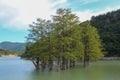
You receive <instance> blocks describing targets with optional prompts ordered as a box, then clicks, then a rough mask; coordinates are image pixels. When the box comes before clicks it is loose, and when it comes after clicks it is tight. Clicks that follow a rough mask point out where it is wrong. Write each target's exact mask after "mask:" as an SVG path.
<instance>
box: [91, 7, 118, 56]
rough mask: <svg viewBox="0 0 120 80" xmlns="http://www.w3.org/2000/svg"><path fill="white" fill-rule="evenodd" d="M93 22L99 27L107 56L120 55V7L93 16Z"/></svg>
mask: <svg viewBox="0 0 120 80" xmlns="http://www.w3.org/2000/svg"><path fill="white" fill-rule="evenodd" d="M91 24H92V25H93V26H95V27H96V28H97V29H98V32H99V34H100V37H101V39H102V42H103V43H104V48H105V50H106V52H108V53H107V54H106V56H120V9H119V10H117V11H112V12H108V13H106V14H103V15H99V16H93V17H92V19H91Z"/></svg>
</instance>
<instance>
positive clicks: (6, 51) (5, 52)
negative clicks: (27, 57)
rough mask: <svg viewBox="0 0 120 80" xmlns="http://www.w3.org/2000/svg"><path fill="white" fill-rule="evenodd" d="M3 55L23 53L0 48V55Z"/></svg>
mask: <svg viewBox="0 0 120 80" xmlns="http://www.w3.org/2000/svg"><path fill="white" fill-rule="evenodd" d="M2 55H21V53H20V52H15V51H10V50H4V49H0V56H2Z"/></svg>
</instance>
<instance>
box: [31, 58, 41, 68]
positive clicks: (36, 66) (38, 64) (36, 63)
mask: <svg viewBox="0 0 120 80" xmlns="http://www.w3.org/2000/svg"><path fill="white" fill-rule="evenodd" d="M32 62H33V64H34V66H35V68H36V70H38V69H40V59H39V57H37V58H36V60H35V61H34V60H33V61H32Z"/></svg>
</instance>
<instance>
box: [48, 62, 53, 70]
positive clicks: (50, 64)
mask: <svg viewBox="0 0 120 80" xmlns="http://www.w3.org/2000/svg"><path fill="white" fill-rule="evenodd" d="M48 67H49V70H50V71H51V70H52V69H53V61H52V60H49V63H48Z"/></svg>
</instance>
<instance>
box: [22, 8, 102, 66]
mask: <svg viewBox="0 0 120 80" xmlns="http://www.w3.org/2000/svg"><path fill="white" fill-rule="evenodd" d="M52 19H53V22H52V21H50V20H42V19H37V22H33V24H32V25H30V29H29V32H30V33H29V35H28V37H27V39H28V43H27V45H26V50H25V53H24V54H23V56H24V57H27V58H32V59H34V60H36V59H37V58H39V59H40V61H41V62H42V61H50V60H58V62H62V64H64V65H65V62H66V64H67V61H68V60H69V61H70V62H71V64H74V63H75V61H76V60H77V59H80V58H81V59H84V55H85V51H87V52H88V54H89V58H90V60H96V59H99V58H101V57H103V53H102V51H101V50H102V45H101V41H100V38H99V35H98V32H97V30H96V28H94V27H92V26H91V25H90V23H89V22H85V23H82V24H80V22H79V18H78V17H77V16H76V15H75V14H73V13H72V12H71V10H70V9H58V10H57V12H56V15H54V16H52ZM84 39H86V40H87V43H85V42H84ZM85 46H87V47H88V48H87V49H85ZM64 65H63V66H64ZM66 66H67V65H66Z"/></svg>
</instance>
